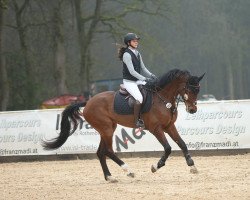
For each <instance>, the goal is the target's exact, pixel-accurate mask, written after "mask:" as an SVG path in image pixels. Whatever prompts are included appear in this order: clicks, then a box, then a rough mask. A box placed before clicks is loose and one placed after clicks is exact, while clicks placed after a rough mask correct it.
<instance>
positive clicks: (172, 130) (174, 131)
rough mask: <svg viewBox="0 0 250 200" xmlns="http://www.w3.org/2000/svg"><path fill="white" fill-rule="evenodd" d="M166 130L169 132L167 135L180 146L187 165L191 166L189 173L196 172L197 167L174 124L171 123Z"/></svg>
mask: <svg viewBox="0 0 250 200" xmlns="http://www.w3.org/2000/svg"><path fill="white" fill-rule="evenodd" d="M166 132H167V133H168V134H169V136H170V137H171V138H172V139H173V140H174V141H175V142H176V144H177V145H178V146H179V147H180V148H181V150H182V152H183V155H184V157H185V159H186V162H187V165H188V166H189V167H191V169H190V172H191V173H198V170H197V168H196V167H195V165H194V161H193V159H192V158H191V155H190V154H189V152H188V148H187V145H186V143H185V142H184V141H183V139H182V138H181V136H180V135H179V133H178V131H177V129H176V127H175V125H174V124H173V125H171V126H170V127H168V128H167V129H166Z"/></svg>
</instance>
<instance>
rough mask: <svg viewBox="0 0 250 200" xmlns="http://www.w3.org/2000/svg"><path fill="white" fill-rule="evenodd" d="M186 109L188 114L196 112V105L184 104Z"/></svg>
mask: <svg viewBox="0 0 250 200" xmlns="http://www.w3.org/2000/svg"><path fill="white" fill-rule="evenodd" d="M186 110H187V112H188V113H190V114H194V113H196V112H197V107H196V106H186Z"/></svg>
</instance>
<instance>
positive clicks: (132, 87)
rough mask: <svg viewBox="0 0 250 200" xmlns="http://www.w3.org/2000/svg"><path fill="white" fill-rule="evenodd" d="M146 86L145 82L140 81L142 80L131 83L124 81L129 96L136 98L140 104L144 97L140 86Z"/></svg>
mask: <svg viewBox="0 0 250 200" xmlns="http://www.w3.org/2000/svg"><path fill="white" fill-rule="evenodd" d="M145 84H146V82H145V81H140V80H138V81H130V80H126V79H123V85H124V87H125V89H126V90H127V91H128V92H129V94H131V95H132V96H133V97H134V98H135V100H137V101H139V102H140V103H142V101H143V97H142V94H141V92H140V90H139V88H138V85H145Z"/></svg>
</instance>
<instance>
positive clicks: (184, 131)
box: [177, 123, 246, 136]
mask: <svg viewBox="0 0 250 200" xmlns="http://www.w3.org/2000/svg"><path fill="white" fill-rule="evenodd" d="M177 130H178V132H179V133H180V134H181V135H211V134H232V135H234V136H238V135H239V134H241V133H245V132H246V127H245V126H237V125H236V123H234V124H233V126H223V125H221V124H219V125H218V126H217V127H192V128H184V127H182V126H177Z"/></svg>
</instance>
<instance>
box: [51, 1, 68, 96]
mask: <svg viewBox="0 0 250 200" xmlns="http://www.w3.org/2000/svg"><path fill="white" fill-rule="evenodd" d="M51 3H52V4H54V6H53V20H52V24H53V43H54V45H53V46H54V49H53V51H54V67H55V80H56V87H57V93H58V95H60V94H65V93H68V88H67V85H66V66H65V58H66V53H65V46H64V33H63V19H62V17H61V6H62V3H63V1H61V0H59V1H53V2H51Z"/></svg>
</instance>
